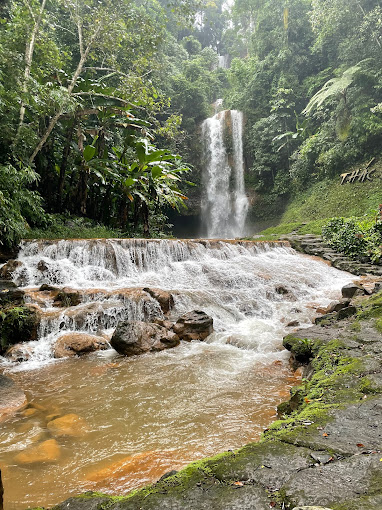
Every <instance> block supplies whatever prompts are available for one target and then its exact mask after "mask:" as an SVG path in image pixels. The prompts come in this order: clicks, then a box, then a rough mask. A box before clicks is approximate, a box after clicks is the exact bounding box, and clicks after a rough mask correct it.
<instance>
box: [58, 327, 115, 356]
mask: <svg viewBox="0 0 382 510" xmlns="http://www.w3.org/2000/svg"><path fill="white" fill-rule="evenodd" d="M108 346H109V344H108V342H107V340H105V339H104V338H101V337H98V336H94V335H87V334H85V333H67V334H65V335H62V336H60V337H59V338H58V339H57V341H56V343H55V345H54V357H55V358H71V357H73V356H82V355H84V354H89V353H90V352H95V351H104V350H106V349H107V348H108Z"/></svg>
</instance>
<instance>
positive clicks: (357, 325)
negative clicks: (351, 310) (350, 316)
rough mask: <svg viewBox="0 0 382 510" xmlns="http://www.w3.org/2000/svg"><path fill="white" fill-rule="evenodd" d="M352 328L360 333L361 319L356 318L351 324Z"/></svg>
mask: <svg viewBox="0 0 382 510" xmlns="http://www.w3.org/2000/svg"><path fill="white" fill-rule="evenodd" d="M350 329H351V330H352V331H355V332H356V333H359V332H360V331H361V329H362V328H361V323H360V321H359V320H355V321H354V322H353V323H352V324H351V325H350Z"/></svg>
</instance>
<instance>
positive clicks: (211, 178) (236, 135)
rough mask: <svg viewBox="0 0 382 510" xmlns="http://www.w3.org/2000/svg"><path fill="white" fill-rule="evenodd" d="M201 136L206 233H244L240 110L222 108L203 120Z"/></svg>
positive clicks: (229, 235)
mask: <svg viewBox="0 0 382 510" xmlns="http://www.w3.org/2000/svg"><path fill="white" fill-rule="evenodd" d="M202 139H203V145H204V155H205V165H204V170H203V186H204V190H205V194H204V196H203V198H202V221H203V225H204V230H205V235H206V237H208V238H210V239H212V238H221V239H222V238H227V239H230V238H235V237H243V236H244V234H245V221H246V217H247V211H248V199H247V197H246V195H245V188H244V159H243V141H242V139H243V114H242V113H241V112H239V111H237V110H225V111H222V112H220V113H217V114H216V115H214V116H213V117H211V118H210V119H207V120H205V121H204V122H203V124H202Z"/></svg>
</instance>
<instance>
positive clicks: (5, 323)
mask: <svg viewBox="0 0 382 510" xmlns="http://www.w3.org/2000/svg"><path fill="white" fill-rule="evenodd" d="M39 322H40V318H39V316H38V314H37V312H36V311H35V310H33V309H30V308H28V307H26V306H13V307H9V308H3V309H2V310H0V354H4V352H5V351H6V350H7V349H8V347H10V346H11V345H15V344H18V343H22V342H28V341H30V340H36V339H37V329H38V325H39Z"/></svg>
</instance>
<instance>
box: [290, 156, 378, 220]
mask: <svg viewBox="0 0 382 510" xmlns="http://www.w3.org/2000/svg"><path fill="white" fill-rule="evenodd" d="M353 169H355V168H353ZM350 170H352V169H350ZM374 175H375V177H373V181H368V182H363V183H359V182H354V183H352V184H349V183H347V184H343V185H341V179H340V177H339V176H338V177H336V178H335V179H325V180H322V181H321V182H318V183H315V184H314V185H312V186H310V187H309V188H308V189H305V190H301V189H297V190H296V191H295V192H294V194H293V197H292V199H291V200H290V202H289V203H288V206H287V208H286V210H285V212H284V214H283V216H282V220H281V221H282V223H292V222H297V221H301V220H302V219H303V221H307V222H309V221H316V220H324V219H329V218H333V217H335V216H338V215H340V216H343V217H345V218H346V217H348V218H349V217H362V216H364V215H365V214H369V212H370V211H371V210H373V209H375V207H376V204H380V203H382V185H381V182H380V178H379V166H378V167H377V172H376V173H375V174H374Z"/></svg>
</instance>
